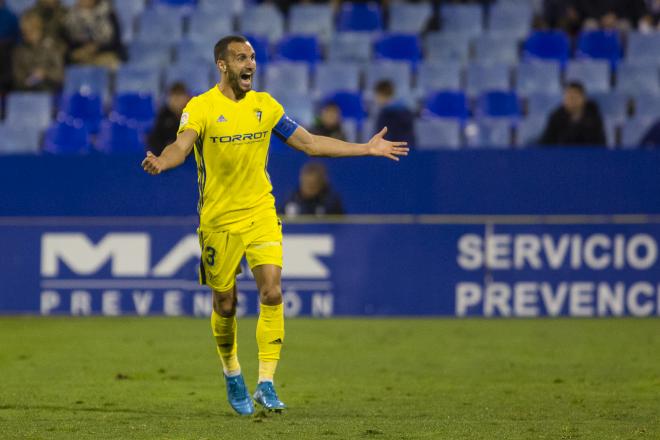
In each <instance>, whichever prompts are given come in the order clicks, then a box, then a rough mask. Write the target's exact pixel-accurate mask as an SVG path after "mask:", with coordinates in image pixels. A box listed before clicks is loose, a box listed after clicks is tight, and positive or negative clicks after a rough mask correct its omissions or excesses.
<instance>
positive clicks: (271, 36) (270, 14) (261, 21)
mask: <svg viewBox="0 0 660 440" xmlns="http://www.w3.org/2000/svg"><path fill="white" fill-rule="evenodd" d="M239 21H240V30H241V32H242V33H243V34H250V35H258V36H260V37H263V38H266V39H267V40H268V41H270V42H274V41H279V40H280V39H281V38H282V35H284V17H282V13H281V12H280V10H279V9H277V7H275V5H273V4H272V3H262V4H260V5H251V6H250V7H249V8H247V9H245V11H243V14H241V16H240V20H239Z"/></svg>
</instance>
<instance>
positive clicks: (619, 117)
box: [589, 92, 628, 124]
mask: <svg viewBox="0 0 660 440" xmlns="http://www.w3.org/2000/svg"><path fill="white" fill-rule="evenodd" d="M589 96H590V98H591V99H593V101H594V102H595V103H596V104H598V108H599V109H600V113H601V114H602V115H603V116H604V117H605V118H607V119H609V120H611V121H616V122H617V123H619V124H620V123H621V122H623V121H624V120H625V119H626V117H627V115H628V97H627V96H626V95H625V94H622V93H618V92H609V93H591V94H589Z"/></svg>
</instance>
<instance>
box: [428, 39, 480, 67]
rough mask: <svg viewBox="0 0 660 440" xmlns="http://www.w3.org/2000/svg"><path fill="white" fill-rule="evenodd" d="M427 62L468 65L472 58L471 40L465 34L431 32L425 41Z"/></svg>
mask: <svg viewBox="0 0 660 440" xmlns="http://www.w3.org/2000/svg"><path fill="white" fill-rule="evenodd" d="M424 51H425V60H427V61H430V60H432V61H442V62H447V61H451V62H461V63H466V62H467V61H468V59H469V58H470V39H469V38H466V37H465V35H463V34H457V33H448V32H442V33H441V32H431V33H429V34H428V35H427V36H426V39H425V40H424Z"/></svg>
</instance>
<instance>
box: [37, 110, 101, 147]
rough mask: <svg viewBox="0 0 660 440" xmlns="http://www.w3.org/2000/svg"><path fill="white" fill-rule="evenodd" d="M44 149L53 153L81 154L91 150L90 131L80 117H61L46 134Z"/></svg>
mask: <svg viewBox="0 0 660 440" xmlns="http://www.w3.org/2000/svg"><path fill="white" fill-rule="evenodd" d="M43 151H44V152H46V153H52V154H81V153H88V152H89V151H90V143H89V132H88V131H87V128H86V127H85V125H84V124H83V121H81V120H79V119H72V120H71V119H64V118H60V119H58V120H57V121H56V122H55V123H53V124H52V125H51V126H50V127H49V128H48V130H46V134H45V136H44V148H43Z"/></svg>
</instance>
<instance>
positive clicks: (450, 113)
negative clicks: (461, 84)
mask: <svg viewBox="0 0 660 440" xmlns="http://www.w3.org/2000/svg"><path fill="white" fill-rule="evenodd" d="M424 114H426V115H428V116H432V117H441V118H456V119H466V118H467V117H468V115H469V108H468V100H467V97H466V96H465V93H463V92H461V91H439V92H435V93H431V94H430V95H428V96H427V98H426V99H425V102H424Z"/></svg>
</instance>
